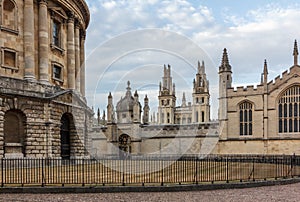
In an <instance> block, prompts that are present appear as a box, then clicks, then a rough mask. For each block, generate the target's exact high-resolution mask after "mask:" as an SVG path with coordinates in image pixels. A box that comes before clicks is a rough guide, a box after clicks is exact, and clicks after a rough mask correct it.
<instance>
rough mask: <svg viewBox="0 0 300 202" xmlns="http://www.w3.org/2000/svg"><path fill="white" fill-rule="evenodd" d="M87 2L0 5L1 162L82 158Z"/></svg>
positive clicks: (29, 0) (4, 1) (14, 0)
mask: <svg viewBox="0 0 300 202" xmlns="http://www.w3.org/2000/svg"><path fill="white" fill-rule="evenodd" d="M89 20H90V14H89V10H88V7H87V5H86V3H85V1H84V0H23V1H21V0H0V83H1V84H0V85H1V88H0V158H1V157H53V158H54V157H55V158H56V157H57V158H63V159H68V158H75V157H80V156H85V155H86V151H85V145H88V144H89V138H88V136H87V133H88V128H87V125H89V124H90V118H91V116H92V111H91V110H90V109H89V108H88V107H87V105H86V101H85V98H84V96H85V35H86V29H87V26H88V24H89Z"/></svg>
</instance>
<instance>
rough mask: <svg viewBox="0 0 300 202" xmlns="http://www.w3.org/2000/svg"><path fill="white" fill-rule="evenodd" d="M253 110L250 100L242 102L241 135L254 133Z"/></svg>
mask: <svg viewBox="0 0 300 202" xmlns="http://www.w3.org/2000/svg"><path fill="white" fill-rule="evenodd" d="M252 110H253V105H252V104H251V103H250V102H243V103H241V104H240V135H252V113H253V111H252Z"/></svg>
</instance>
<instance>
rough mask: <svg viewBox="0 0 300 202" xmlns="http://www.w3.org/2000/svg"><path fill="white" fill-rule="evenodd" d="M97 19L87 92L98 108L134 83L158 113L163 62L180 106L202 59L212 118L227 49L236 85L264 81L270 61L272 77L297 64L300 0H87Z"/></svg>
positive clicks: (89, 42) (89, 48) (90, 39)
mask: <svg viewBox="0 0 300 202" xmlns="http://www.w3.org/2000/svg"><path fill="white" fill-rule="evenodd" d="M86 2H87V4H88V6H89V8H90V13H91V22H90V25H89V27H88V30H87V38H86V88H87V90H86V97H87V100H88V104H89V106H91V107H93V108H94V109H95V111H96V110H97V109H98V108H100V110H101V114H102V113H103V112H102V111H103V110H105V109H106V105H107V96H108V93H109V92H111V93H112V95H113V99H114V100H113V101H114V105H115V106H116V103H117V102H118V101H119V99H120V98H121V97H122V96H124V95H125V92H126V87H127V81H128V80H130V83H131V84H130V85H131V86H130V87H131V89H132V91H133V92H134V91H135V90H137V91H138V93H139V98H140V102H141V104H142V105H143V98H144V96H145V95H146V94H147V95H148V97H149V102H150V108H151V113H153V112H157V100H158V98H157V96H158V88H159V82H160V81H161V77H162V76H163V66H164V64H166V65H167V64H170V65H171V68H172V77H173V82H174V83H175V85H176V96H177V101H176V103H177V105H181V99H182V93H183V92H186V97H187V101H188V102H190V101H191V99H192V97H191V94H192V83H193V79H194V78H195V74H196V72H197V63H198V60H199V61H202V60H203V61H204V62H205V66H206V73H207V77H208V79H209V82H210V93H211V108H212V112H211V118H212V119H216V118H217V109H218V101H217V98H218V67H219V65H220V63H221V58H222V52H223V49H224V48H227V52H228V55H229V61H230V64H231V66H232V71H233V85H234V86H235V87H236V86H246V85H257V84H259V83H260V79H261V73H262V70H263V64H264V60H265V59H266V60H267V62H268V70H269V77H268V78H269V81H271V80H272V79H274V78H275V77H276V76H278V75H280V74H281V73H282V72H283V71H285V70H288V69H289V68H290V67H291V66H292V65H293V57H292V53H293V45H294V40H295V39H297V40H298V41H299V40H300V26H299V24H300V3H298V2H299V1H298V0H281V1H279V0H274V1H270V0H269V1H267V0H251V1H250V0H244V1H236V0H199V1H196V0H162V1H159V0H118V1H112V0H86Z"/></svg>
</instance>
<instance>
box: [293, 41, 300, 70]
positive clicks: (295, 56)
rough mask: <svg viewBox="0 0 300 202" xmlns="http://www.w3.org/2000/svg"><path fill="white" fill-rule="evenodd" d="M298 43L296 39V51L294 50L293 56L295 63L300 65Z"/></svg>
mask: <svg viewBox="0 0 300 202" xmlns="http://www.w3.org/2000/svg"><path fill="white" fill-rule="evenodd" d="M298 55H299V52H298V45H297V40H295V43H294V51H293V56H294V65H298Z"/></svg>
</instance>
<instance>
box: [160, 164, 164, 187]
mask: <svg viewBox="0 0 300 202" xmlns="http://www.w3.org/2000/svg"><path fill="white" fill-rule="evenodd" d="M163 163H164V161H163V159H161V184H160V185H161V186H164V166H163Z"/></svg>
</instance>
